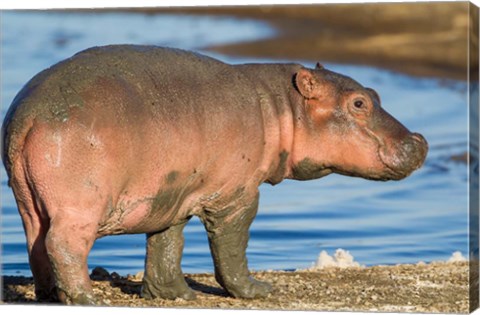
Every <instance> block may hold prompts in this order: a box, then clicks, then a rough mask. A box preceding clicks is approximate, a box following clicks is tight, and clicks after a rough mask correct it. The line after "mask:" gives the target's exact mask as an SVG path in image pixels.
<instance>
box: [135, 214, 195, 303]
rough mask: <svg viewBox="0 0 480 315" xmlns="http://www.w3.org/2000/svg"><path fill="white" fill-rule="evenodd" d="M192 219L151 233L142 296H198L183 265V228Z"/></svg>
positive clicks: (166, 297) (164, 297)
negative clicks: (184, 271) (187, 281)
mask: <svg viewBox="0 0 480 315" xmlns="http://www.w3.org/2000/svg"><path fill="white" fill-rule="evenodd" d="M187 222H188V220H186V221H185V222H184V223H181V224H179V225H175V226H171V227H169V228H168V229H166V230H165V231H161V232H158V233H149V234H147V256H146V261H145V276H144V278H143V286H142V297H144V298H146V299H154V298H163V299H169V300H174V299H176V298H180V299H184V300H193V299H195V293H194V292H193V291H192V289H190V288H189V287H188V285H187V283H186V282H185V279H184V277H183V273H182V268H181V266H180V263H181V259H182V251H183V228H184V227H185V225H186V224H187Z"/></svg>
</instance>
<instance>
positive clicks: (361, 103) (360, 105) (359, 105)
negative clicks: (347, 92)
mask: <svg viewBox="0 0 480 315" xmlns="http://www.w3.org/2000/svg"><path fill="white" fill-rule="evenodd" d="M353 105H354V106H355V107H356V108H362V107H363V101H361V100H357V101H355V102H354V103H353Z"/></svg>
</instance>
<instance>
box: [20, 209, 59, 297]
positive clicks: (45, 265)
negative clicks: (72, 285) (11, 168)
mask: <svg viewBox="0 0 480 315" xmlns="http://www.w3.org/2000/svg"><path fill="white" fill-rule="evenodd" d="M18 209H19V211H20V213H21V214H22V220H23V222H24V225H25V226H26V227H27V226H28V228H25V231H26V238H27V250H28V259H29V263H30V269H31V270H32V275H33V280H34V283H35V296H36V300H37V301H38V302H58V296H57V289H56V287H55V278H54V275H53V270H52V264H51V263H50V260H49V258H48V255H47V249H46V247H45V236H46V234H47V233H46V231H47V229H48V222H45V221H44V220H42V219H40V218H39V217H38V215H35V214H36V213H35V212H34V211H28V210H27V211H28V213H33V214H34V215H32V216H29V215H27V211H24V209H25V208H24V206H23V205H22V204H20V203H18Z"/></svg>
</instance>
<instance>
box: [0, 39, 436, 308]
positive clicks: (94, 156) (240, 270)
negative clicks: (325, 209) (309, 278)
mask: <svg viewBox="0 0 480 315" xmlns="http://www.w3.org/2000/svg"><path fill="white" fill-rule="evenodd" d="M2 136H3V138H2V141H3V152H2V157H3V162H4V165H5V167H6V170H7V173H8V175H9V185H10V186H11V187H12V190H13V192H14V195H15V199H16V201H17V206H18V210H19V213H20V215H21V217H22V221H23V224H24V228H25V233H26V238H27V248H28V253H29V259H30V266H31V269H32V273H33V277H34V280H35V292H36V295H37V299H38V300H39V301H56V300H60V301H61V302H62V303H66V304H96V303H101V301H98V300H97V299H96V298H95V295H94V294H93V291H92V287H91V284H90V280H89V277H88V267H87V257H88V253H89V251H90V249H91V248H92V246H93V244H94V242H95V240H96V239H98V238H100V237H104V236H107V235H114V234H132V233H145V234H146V235H147V257H146V261H145V278H144V285H143V289H142V295H143V296H144V297H145V298H166V299H175V298H182V299H186V300H189V299H194V298H195V294H194V292H193V291H192V290H191V289H190V288H189V287H188V285H187V284H186V282H185V280H184V278H183V274H182V270H181V267H180V262H181V257H182V250H183V227H184V226H185V224H186V223H187V222H188V220H189V219H190V218H191V217H192V216H194V215H195V216H198V217H199V218H200V219H201V221H202V222H203V224H204V225H205V228H206V231H207V234H208V239H209V244H210V249H211V253H212V257H213V260H214V265H215V277H216V279H217V281H218V282H219V284H221V285H222V286H223V288H224V289H225V290H226V291H227V292H228V293H229V294H230V295H232V296H234V297H237V298H259V297H264V296H266V295H268V294H269V292H270V290H271V286H270V285H269V284H266V283H261V282H259V281H256V280H255V279H253V278H252V277H251V276H250V273H249V270H248V264H247V258H246V255H245V251H246V248H247V244H248V238H249V232H248V230H249V227H250V225H251V223H252V221H253V219H254V218H255V215H256V213H257V210H258V199H259V193H258V186H259V185H261V184H262V183H265V182H266V183H270V184H272V185H275V184H278V183H280V182H281V181H283V180H284V179H294V180H310V179H316V178H321V177H323V176H326V175H328V174H331V173H339V174H344V175H348V176H357V177H363V178H366V179H372V180H400V179H402V178H405V177H406V176H408V175H409V174H411V173H412V172H413V171H414V170H416V169H418V168H419V167H420V166H421V165H422V164H423V162H424V160H425V158H426V155H427V151H428V145H427V142H426V140H425V139H424V138H423V137H422V136H421V135H420V134H417V133H411V132H410V131H409V130H408V129H407V128H405V127H404V126H403V125H401V124H400V123H399V122H398V121H397V120H395V118H393V117H392V116H390V115H389V114H388V113H387V112H386V111H385V110H384V109H383V107H382V106H381V101H380V97H379V96H378V94H377V93H376V92H375V91H374V90H373V89H370V88H365V87H363V86H362V85H360V84H359V83H358V82H356V81H354V80H353V79H351V78H349V77H346V76H343V75H341V74H338V73H335V72H332V71H330V70H327V69H324V68H323V67H322V66H321V65H317V67H316V68H315V69H308V68H305V67H303V66H301V65H299V64H244V65H229V64H225V63H222V62H220V61H218V60H215V59H212V58H209V57H206V56H202V55H200V54H195V53H192V52H187V51H183V50H177V49H168V48H161V47H154V46H133V45H117V46H105V47H95V48H91V49H88V50H85V51H82V52H80V53H78V54H76V55H74V56H72V57H71V58H69V59H67V60H64V61H62V62H60V63H58V64H56V65H54V66H52V67H50V68H49V69H46V70H44V71H42V72H41V73H39V74H38V75H36V76H35V77H34V78H32V79H31V80H30V81H29V82H28V83H27V84H26V85H25V86H24V87H23V89H22V90H21V91H20V92H19V93H18V95H17V96H16V97H15V99H14V101H13V102H12V104H11V107H10V109H9V111H8V113H7V115H6V117H5V120H4V122H3V125H2Z"/></svg>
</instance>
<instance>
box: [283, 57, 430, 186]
mask: <svg viewBox="0 0 480 315" xmlns="http://www.w3.org/2000/svg"><path fill="white" fill-rule="evenodd" d="M294 81H295V86H296V89H297V92H298V93H299V94H300V95H301V98H300V96H299V99H303V100H302V101H301V102H300V103H302V104H301V106H300V109H297V112H296V118H295V119H296V122H295V124H296V127H295V136H294V144H293V151H292V157H291V158H292V161H291V162H292V177H293V178H294V179H299V180H306V179H313V178H319V177H322V176H324V175H327V174H330V173H332V172H334V173H339V174H344V175H349V176H356V177H363V178H366V179H372V180H400V179H402V178H405V177H406V176H408V175H409V174H411V173H412V172H413V171H414V170H416V169H418V168H419V167H420V166H421V165H422V164H423V162H424V160H425V157H426V155H427V151H428V144H427V142H426V140H425V139H424V138H423V136H421V135H420V134H418V133H412V132H410V131H409V130H408V129H407V128H405V127H404V126H403V125H402V124H401V123H400V122H398V121H397V120H396V119H395V118H393V117H392V116H391V115H390V114H388V113H387V112H386V111H385V110H384V109H383V108H382V107H381V101H380V97H379V96H378V94H377V92H375V91H374V90H373V89H370V88H365V87H363V86H361V85H360V84H359V83H357V82H356V81H354V80H352V79H351V78H349V77H346V76H343V75H340V74H337V73H335V72H332V71H329V70H327V69H325V68H323V67H322V66H321V65H319V64H318V65H317V68H316V69H315V70H310V69H306V68H302V69H300V70H299V71H298V72H297V73H296V75H295V80H294Z"/></svg>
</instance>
